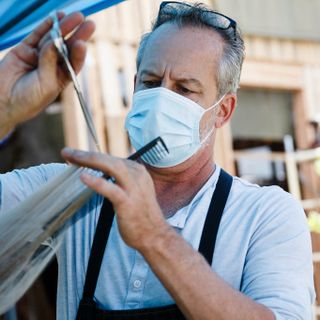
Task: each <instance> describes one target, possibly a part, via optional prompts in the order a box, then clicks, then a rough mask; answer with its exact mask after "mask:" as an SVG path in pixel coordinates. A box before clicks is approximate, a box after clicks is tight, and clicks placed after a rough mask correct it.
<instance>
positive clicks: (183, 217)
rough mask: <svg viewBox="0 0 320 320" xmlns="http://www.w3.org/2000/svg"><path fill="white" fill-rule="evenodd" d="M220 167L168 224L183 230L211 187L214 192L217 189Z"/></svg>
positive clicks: (170, 218)
mask: <svg viewBox="0 0 320 320" xmlns="http://www.w3.org/2000/svg"><path fill="white" fill-rule="evenodd" d="M220 170H221V169H220V167H219V166H217V165H216V167H215V170H214V172H213V174H212V175H211V176H210V178H209V179H208V180H207V182H206V183H205V184H204V185H203V186H202V188H201V189H200V190H199V191H198V192H197V194H196V195H195V197H194V198H193V199H192V201H191V202H190V203H189V204H188V205H187V206H185V207H183V208H181V209H179V210H178V211H177V212H176V213H175V214H174V215H172V216H171V217H169V218H167V222H168V223H169V224H170V225H171V226H172V227H174V228H177V229H183V228H184V226H185V224H186V221H187V219H188V217H189V215H190V214H191V212H192V208H193V207H194V206H195V205H196V204H197V203H198V202H199V201H200V200H201V198H202V196H203V195H204V193H205V192H206V191H207V190H208V189H209V188H210V187H211V188H212V192H213V190H214V189H215V187H216V183H217V181H218V177H219V175H220Z"/></svg>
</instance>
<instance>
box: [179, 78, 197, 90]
mask: <svg viewBox="0 0 320 320" xmlns="http://www.w3.org/2000/svg"><path fill="white" fill-rule="evenodd" d="M175 80H176V81H178V82H180V83H186V84H193V85H195V86H197V87H199V88H203V85H202V83H201V82H200V81H199V80H197V79H194V78H190V79H189V78H181V79H180V78H178V79H175Z"/></svg>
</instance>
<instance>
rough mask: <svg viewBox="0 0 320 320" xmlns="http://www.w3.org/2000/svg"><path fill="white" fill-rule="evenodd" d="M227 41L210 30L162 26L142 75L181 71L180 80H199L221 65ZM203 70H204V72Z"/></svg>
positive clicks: (152, 38) (145, 56) (144, 61)
mask: <svg viewBox="0 0 320 320" xmlns="http://www.w3.org/2000/svg"><path fill="white" fill-rule="evenodd" d="M222 49H223V41H222V39H221V37H220V35H219V34H218V33H216V32H215V31H212V30H208V29H207V28H199V27H178V26H176V25H173V24H169V23H167V24H164V25H162V26H160V27H159V28H158V29H157V30H155V31H154V32H153V34H152V35H151V36H150V38H149V39H148V42H147V44H146V48H145V52H144V54H143V57H142V60H141V66H140V68H139V69H140V70H139V74H141V72H142V71H144V73H145V72H149V73H152V72H153V73H157V74H158V73H159V70H160V69H165V68H168V67H169V68H175V69H180V71H179V74H180V75H179V76H181V77H186V78H195V79H197V77H193V76H192V75H193V74H195V73H199V72H201V71H202V72H203V71H209V70H208V68H210V67H211V68H210V69H211V71H212V69H214V67H215V66H217V65H218V62H219V59H220V57H221V54H222ZM201 69H202V70H201Z"/></svg>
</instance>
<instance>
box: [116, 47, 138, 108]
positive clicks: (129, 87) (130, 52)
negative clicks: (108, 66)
mask: <svg viewBox="0 0 320 320" xmlns="http://www.w3.org/2000/svg"><path fill="white" fill-rule="evenodd" d="M119 49H120V52H121V57H122V59H121V61H122V73H123V81H124V87H123V91H124V94H125V97H126V102H127V107H128V108H129V107H131V105H132V94H133V91H134V76H135V74H136V62H135V61H136V48H135V47H133V46H132V45H129V44H126V43H124V44H122V45H120V48H119Z"/></svg>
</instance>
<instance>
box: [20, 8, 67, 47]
mask: <svg viewBox="0 0 320 320" xmlns="http://www.w3.org/2000/svg"><path fill="white" fill-rule="evenodd" d="M64 16H65V14H64V13H63V12H58V19H59V20H61V19H62V18H63V17H64ZM52 24H53V21H52V18H47V19H46V20H44V21H43V22H42V23H41V24H40V25H39V26H38V27H37V28H36V29H35V30H34V31H32V32H31V33H30V34H29V35H28V36H27V37H26V38H25V39H24V40H23V42H24V43H25V44H27V45H28V46H31V47H36V46H37V45H38V43H39V41H40V40H41V39H42V38H43V36H44V35H45V34H46V33H47V32H48V31H49V30H50V29H51V27H52Z"/></svg>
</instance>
